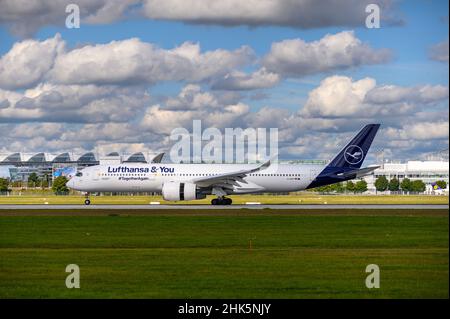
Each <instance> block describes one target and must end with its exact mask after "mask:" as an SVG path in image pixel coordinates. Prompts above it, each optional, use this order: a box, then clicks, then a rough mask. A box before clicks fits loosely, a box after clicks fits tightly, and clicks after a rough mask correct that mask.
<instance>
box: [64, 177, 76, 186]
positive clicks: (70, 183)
mask: <svg viewBox="0 0 450 319" xmlns="http://www.w3.org/2000/svg"><path fill="white" fill-rule="evenodd" d="M66 186H67V187H69V188H75V178H71V179H70V180H69V181H68V182H67V183H66Z"/></svg>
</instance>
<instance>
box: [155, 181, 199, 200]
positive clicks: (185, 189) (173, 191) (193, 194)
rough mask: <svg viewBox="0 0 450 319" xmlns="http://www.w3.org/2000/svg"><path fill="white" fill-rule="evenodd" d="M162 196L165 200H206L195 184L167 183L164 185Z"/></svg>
mask: <svg viewBox="0 0 450 319" xmlns="http://www.w3.org/2000/svg"><path fill="white" fill-rule="evenodd" d="M162 195H163V198H164V200H168V201H178V200H194V199H202V198H205V197H206V195H205V194H202V193H201V192H199V190H198V189H197V185H195V184H193V183H180V182H167V183H164V184H163V187H162Z"/></svg>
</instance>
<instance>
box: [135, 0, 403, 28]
mask: <svg viewBox="0 0 450 319" xmlns="http://www.w3.org/2000/svg"><path fill="white" fill-rule="evenodd" d="M369 3H377V4H378V5H379V6H380V7H381V11H382V12H383V14H382V20H383V23H384V24H385V25H387V24H398V23H401V20H400V19H398V18H396V17H395V16H396V14H397V13H396V10H395V8H394V6H393V5H392V4H393V3H394V1H390V0H387V1H386V0H385V1H379V0H342V1H333V0H321V1H313V0H284V1H279V0H246V1H241V0H228V1H222V0H209V1H204V0H144V12H145V15H146V16H147V17H149V18H151V19H165V20H177V21H183V22H187V23H194V24H218V25H225V26H236V25H248V26H263V25H277V26H290V27H295V28H305V29H309V28H321V27H330V26H364V21H365V19H366V12H365V8H366V6H367V5H368V4H369Z"/></svg>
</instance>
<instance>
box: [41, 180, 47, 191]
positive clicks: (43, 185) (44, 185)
mask: <svg viewBox="0 0 450 319" xmlns="http://www.w3.org/2000/svg"><path fill="white" fill-rule="evenodd" d="M41 187H42V189H45V188H48V180H47V179H46V178H45V179H43V180H42V181H41Z"/></svg>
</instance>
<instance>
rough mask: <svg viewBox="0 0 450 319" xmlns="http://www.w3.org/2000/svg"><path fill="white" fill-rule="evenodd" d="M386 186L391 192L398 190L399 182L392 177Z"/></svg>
mask: <svg viewBox="0 0 450 319" xmlns="http://www.w3.org/2000/svg"><path fill="white" fill-rule="evenodd" d="M388 187H389V190H390V191H391V192H398V190H399V189H400V182H399V181H398V179H396V178H395V177H394V178H392V179H391V180H390V181H389V186H388Z"/></svg>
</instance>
